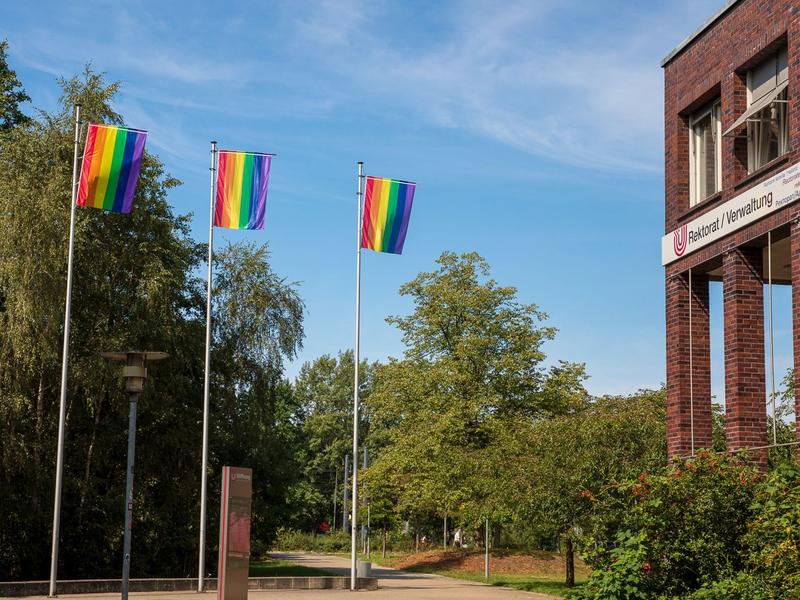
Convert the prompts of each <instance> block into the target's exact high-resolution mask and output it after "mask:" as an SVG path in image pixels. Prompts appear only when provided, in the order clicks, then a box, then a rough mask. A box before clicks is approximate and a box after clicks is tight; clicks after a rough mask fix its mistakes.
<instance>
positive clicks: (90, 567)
mask: <svg viewBox="0 0 800 600" xmlns="http://www.w3.org/2000/svg"><path fill="white" fill-rule="evenodd" d="M61 86H62V90H63V95H62V98H61V109H60V110H59V111H58V112H56V113H53V114H49V113H40V116H39V117H37V118H36V119H35V120H33V121H31V122H30V123H29V124H28V125H27V126H25V127H12V128H11V129H10V130H9V131H7V132H5V133H3V134H2V147H3V151H2V152H1V153H0V579H8V578H28V579H43V578H45V577H46V576H47V573H48V565H49V551H50V543H49V540H50V528H51V523H52V506H53V505H52V501H53V477H54V471H55V466H54V465H55V449H56V441H55V440H56V431H57V424H58V396H59V386H60V381H61V377H60V366H61V355H60V350H61V341H62V335H63V333H62V325H63V320H64V299H65V298H64V290H65V274H66V258H67V257H66V254H67V241H68V231H69V214H70V182H71V174H72V157H73V131H74V124H73V106H74V105H75V104H76V103H80V104H81V105H82V115H83V119H85V120H86V121H93V122H106V123H123V119H122V117H121V116H120V115H119V114H117V113H116V112H115V111H114V110H113V109H112V108H111V102H112V101H113V98H114V95H115V93H116V92H117V91H118V89H119V86H118V85H117V84H113V83H112V84H108V83H106V82H105V81H104V78H103V77H102V76H101V75H98V74H96V73H93V72H91V71H90V70H88V69H87V71H86V72H85V73H84V75H83V76H82V77H80V78H73V79H69V80H65V81H62V82H61ZM178 183H179V182H177V181H176V180H175V179H173V178H171V177H169V176H168V175H167V174H166V173H165V172H164V169H163V166H162V164H161V163H160V162H159V160H158V159H157V158H156V157H155V156H153V155H152V154H149V153H146V154H145V157H144V160H143V163H142V169H141V173H140V177H139V183H138V186H137V190H136V197H135V200H134V210H133V211H132V212H131V214H129V215H119V214H105V213H103V212H102V211H98V210H90V209H80V210H78V211H77V220H76V236H75V273H74V287H73V295H72V298H73V309H72V336H71V346H70V373H69V381H68V383H69V385H68V403H67V434H66V444H65V467H64V487H63V496H62V498H63V512H62V514H63V518H62V529H61V531H62V540H61V552H60V569H59V576H60V577H62V578H74V577H103V576H112V575H116V574H118V572H119V565H120V561H121V539H122V522H123V509H124V507H123V497H124V487H125V454H126V448H127V446H126V437H127V412H128V407H127V404H126V402H125V400H124V394H123V390H122V383H121V378H120V376H119V366H118V365H114V366H107V365H105V364H104V362H103V361H102V359H101V358H100V357H99V353H100V352H101V351H106V350H126V349H153V350H164V351H166V352H168V353H169V355H170V358H169V360H168V361H165V362H163V363H158V364H154V365H152V366H151V367H150V369H149V376H150V378H149V380H148V384H147V386H146V389H145V393H144V394H143V395H142V397H141V398H140V405H139V420H138V439H137V456H136V463H137V464H136V467H137V468H136V486H135V488H134V489H135V500H134V503H135V510H134V515H135V521H136V522H135V524H134V532H135V533H134V536H133V557H134V559H133V563H132V575H133V576H144V575H147V576H159V575H163V576H166V575H172V576H174V575H186V574H190V573H192V572H193V565H194V564H195V561H196V552H197V519H198V495H199V489H200V485H199V483H200V481H199V480H200V450H201V428H200V423H201V420H202V380H203V363H202V359H203V344H204V335H203V333H204V326H205V310H204V309H205V294H204V289H203V285H202V282H201V281H200V280H198V278H197V277H196V275H195V273H197V272H198V271H199V267H201V265H202V261H203V257H204V255H205V248H204V246H203V245H202V244H197V243H196V242H194V241H193V240H192V239H191V237H190V234H189V226H190V218H191V217H190V216H177V215H175V214H173V212H172V210H171V208H170V206H169V204H168V203H167V193H168V191H169V190H170V189H171V188H172V187H174V186H176V185H178ZM219 260H220V262H219V264H218V269H217V272H218V293H219V298H221V299H223V301H224V302H225V303H224V305H220V306H218V309H217V310H216V311H215V322H216V323H217V325H218V326H217V327H216V329H215V336H214V347H215V351H214V362H213V369H214V396H213V399H212V411H213V412H212V417H213V419H214V422H215V423H218V424H220V427H219V429H214V430H213V435H212V446H211V465H212V469H211V483H212V486H213V485H218V482H217V479H218V470H217V466H218V465H219V464H222V463H226V464H242V465H244V466H252V467H253V468H254V470H255V471H256V473H257V475H256V478H257V479H256V482H257V485H260V486H263V488H267V489H268V490H269V491H270V493H269V494H265V495H264V498H265V500H264V501H265V502H269V503H272V504H273V505H278V506H280V505H283V504H284V503H285V494H286V488H287V485H286V484H285V483H284V481H283V480H282V479H281V478H282V477H283V478H286V479H288V478H290V476H291V477H293V475H292V472H293V470H292V469H291V467H290V466H287V465H286V462H287V460H286V459H285V458H283V457H285V456H286V452H285V451H284V448H283V447H281V445H282V444H287V443H290V442H287V439H289V440H290V439H291V436H292V435H293V430H292V427H291V426H292V419H293V416H294V412H295V409H294V405H293V404H292V394H291V389H290V387H289V386H288V385H286V384H285V383H282V382H281V379H280V375H281V372H282V360H283V358H285V357H291V356H293V353H294V351H295V350H296V348H297V347H298V346H299V343H300V339H301V337H302V304H301V303H300V302H299V299H298V298H297V294H296V291H294V289H293V288H291V286H287V285H286V284H285V283H284V282H283V281H282V280H281V279H280V278H278V277H276V276H275V275H274V273H272V272H271V270H270V269H269V266H268V255H267V254H266V250H265V249H263V248H261V249H259V248H248V247H233V248H229V249H227V250H224V251H223V252H221V253H220V259H219ZM234 298H235V300H236V302H233V301H232V300H233V299H234ZM251 310H252V311H259V312H258V314H255V315H250V316H249V317H248V315H247V314H246V313H247V311H251ZM233 338H235V340H234V339H233ZM223 424H224V426H223ZM260 446H261V447H262V448H261V449H259V447H260ZM289 459H291V453H289ZM270 461H274V464H270ZM212 489H213V488H212ZM212 506H213V500H212ZM209 513H210V515H211V516H212V520H211V525H210V529H209V531H210V532H212V533H211V534H210V535H209V538H210V542H211V543H212V544H213V539H214V537H215V533H214V532H215V527H214V523H215V519H216V517H215V516H214V513H215V511H214V510H210V511H209ZM259 514H260V515H267V517H265V518H272V519H277V518H278V516H277V511H270V510H266V509H265V508H264V507H261V506H260V507H259ZM266 526H267V527H271V526H273V525H271V524H270V523H267V524H266ZM254 529H255V530H256V532H257V534H264V535H268V534H267V533H265V532H264V529H265V527H261V524H260V522H258V521H256V523H255V526H254ZM210 564H212V565H213V561H212V562H210Z"/></svg>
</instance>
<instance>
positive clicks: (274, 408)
mask: <svg viewBox="0 0 800 600" xmlns="http://www.w3.org/2000/svg"><path fill="white" fill-rule="evenodd" d="M269 258H270V255H269V249H268V246H267V245H266V244H263V245H255V244H251V243H235V244H228V246H227V247H225V248H224V249H222V250H221V251H219V252H217V253H216V254H215V256H214V264H215V269H216V276H215V282H216V283H215V286H214V304H213V307H214V309H213V317H212V323H213V341H212V357H211V364H212V369H211V373H212V386H211V390H212V395H211V410H212V423H213V426H212V429H211V431H210V444H211V451H210V457H209V463H210V472H211V474H212V475H213V476H212V477H211V478H210V482H211V485H210V486H209V489H210V493H213V494H216V493H217V490H218V485H219V473H221V466H222V465H226V464H228V465H230V464H236V465H242V466H249V467H251V468H252V469H253V511H252V512H253V515H254V517H253V530H252V535H253V538H254V540H257V541H258V542H259V543H264V544H266V543H269V542H270V541H271V539H272V537H273V536H274V533H275V531H276V530H277V528H278V527H279V526H280V525H282V524H283V523H282V521H283V520H284V519H285V518H286V517H287V516H289V515H291V514H292V513H293V509H294V507H293V506H292V504H291V502H290V500H291V498H290V494H291V487H292V485H294V484H295V483H296V482H297V480H298V469H297V465H296V463H295V461H294V449H295V448H296V447H297V445H298V443H299V432H298V430H297V429H298V428H297V427H296V425H295V421H296V417H297V412H298V407H297V405H296V401H295V396H294V392H293V390H292V387H291V385H290V384H289V383H288V382H287V381H285V380H284V379H283V369H284V361H285V360H291V359H292V358H294V357H295V356H296V355H297V352H298V351H299V350H300V348H301V347H302V342H303V314H304V305H303V302H302V299H301V298H300V295H299V293H298V291H297V286H296V285H294V284H290V283H288V282H287V280H286V279H285V278H283V277H281V276H279V275H278V274H277V273H275V271H274V270H273V269H272V266H271V265H270V262H269ZM216 518H217V515H216V514H215V513H212V514H211V523H212V524H214V523H215V522H216Z"/></svg>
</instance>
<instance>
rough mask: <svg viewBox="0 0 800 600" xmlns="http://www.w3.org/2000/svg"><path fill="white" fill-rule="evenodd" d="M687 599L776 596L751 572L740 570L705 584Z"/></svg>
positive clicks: (739, 599)
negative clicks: (728, 577) (731, 575)
mask: <svg viewBox="0 0 800 600" xmlns="http://www.w3.org/2000/svg"><path fill="white" fill-rule="evenodd" d="M685 597H686V598H687V600H732V599H733V598H735V599H736V600H771V598H773V597H774V596H771V595H769V594H767V592H765V591H764V588H763V583H762V582H760V581H759V580H757V579H756V578H755V577H753V576H752V575H751V574H749V573H745V572H740V573H738V574H737V575H736V576H735V577H732V578H731V579H723V580H722V581H715V582H714V583H711V584H708V585H704V586H703V587H701V588H700V589H699V590H697V591H696V592H694V593H693V594H691V595H689V596H685Z"/></svg>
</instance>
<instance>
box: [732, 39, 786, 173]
mask: <svg viewBox="0 0 800 600" xmlns="http://www.w3.org/2000/svg"><path fill="white" fill-rule="evenodd" d="M786 59H787V56H786V48H783V49H781V50H779V51H778V52H777V53H776V54H773V55H772V56H770V57H769V58H768V59H767V60H765V61H763V62H762V63H761V64H759V65H758V66H756V67H755V68H753V69H751V70H750V71H748V72H747V110H746V111H745V112H744V113H743V114H742V115H741V116H740V117H739V118H738V119H736V121H734V123H733V125H731V127H730V128H729V129H728V130H727V131H726V132H725V133H724V134H723V135H728V134H731V133H733V132H734V130H736V129H738V128H739V127H740V126H741V125H743V124H744V123H745V122H746V123H747V172H748V173H752V172H753V171H757V170H758V169H760V168H761V167H763V166H764V165H766V164H767V163H768V162H770V161H771V160H775V159H776V158H778V157H779V156H781V155H783V154H784V153H785V152H786V151H787V150H788V148H789V123H788V121H787V111H786V103H787V100H786V98H787V87H788V85H789V67H788V64H787V60H786Z"/></svg>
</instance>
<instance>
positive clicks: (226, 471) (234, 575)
mask: <svg viewBox="0 0 800 600" xmlns="http://www.w3.org/2000/svg"><path fill="white" fill-rule="evenodd" d="M252 479H253V471H251V470H250V469H245V468H241V467H222V490H221V494H220V496H221V498H220V511H219V512H220V515H219V570H218V571H217V572H218V574H219V575H218V576H219V579H218V580H217V597H218V599H219V600H247V575H248V571H249V570H250V505H251V497H252V493H253V488H252Z"/></svg>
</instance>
